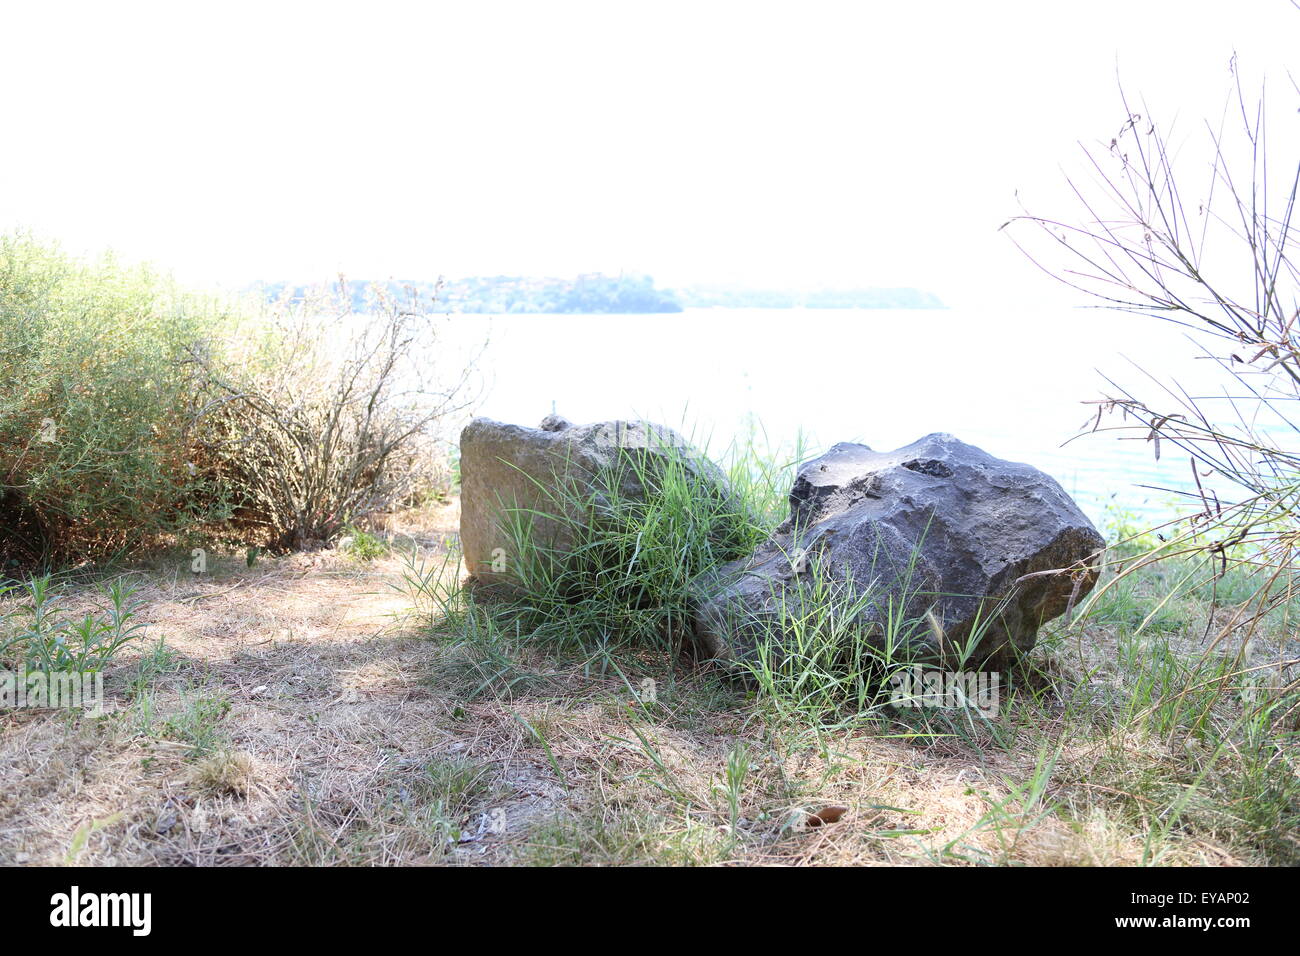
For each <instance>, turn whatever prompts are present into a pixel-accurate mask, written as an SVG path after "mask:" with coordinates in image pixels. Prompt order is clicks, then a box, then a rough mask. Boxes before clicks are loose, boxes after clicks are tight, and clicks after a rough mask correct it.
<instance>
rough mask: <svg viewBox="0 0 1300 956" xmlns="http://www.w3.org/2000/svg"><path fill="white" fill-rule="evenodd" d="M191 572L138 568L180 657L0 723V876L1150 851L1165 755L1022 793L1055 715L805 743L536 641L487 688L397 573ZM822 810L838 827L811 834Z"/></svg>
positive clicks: (432, 522)
mask: <svg viewBox="0 0 1300 956" xmlns="http://www.w3.org/2000/svg"><path fill="white" fill-rule="evenodd" d="M456 520H457V516H456V510H455V504H454V503H452V504H451V505H448V506H432V507H430V508H427V509H424V510H423V511H422V512H419V513H412V514H406V515H403V516H400V518H397V519H394V520H393V522H392V524H391V526H390V527H389V529H388V530H389V531H391V532H397V533H399V540H414V541H416V542H417V543H419V544H420V545H421V546H422V547H424V548H425V549H428V550H436V549H437V548H438V547H441V546H442V545H441V544H440V543H441V542H443V541H444V540H445V538H446V536H447V535H448V534H451V533H453V532H454V530H455V526H456ZM402 536H405V537H402ZM210 569H211V573H210V574H209V575H207V576H206V577H204V578H202V579H196V578H195V577H194V576H193V575H191V574H190V573H189V570H188V559H187V558H186V557H184V556H181V555H177V556H176V557H175V560H172V559H171V558H169V557H166V556H164V557H162V558H159V559H157V560H156V561H155V562H154V563H153V566H152V567H149V568H141V569H137V570H135V571H133V572H132V573H133V574H135V575H136V576H137V578H138V580H139V581H140V583H141V585H142V589H141V591H140V593H139V596H140V597H141V598H142V599H144V601H145V602H146V604H145V610H144V612H143V613H144V615H145V619H146V621H147V622H148V624H149V625H150V626H149V629H148V633H149V635H150V638H149V640H152V641H155V642H156V641H157V640H158V639H159V638H162V639H164V641H165V643H166V646H167V648H169V649H170V651H171V655H172V656H171V657H170V658H167V657H165V656H164V657H161V658H160V657H158V656H156V655H154V654H153V651H152V649H151V647H150V646H149V645H148V643H147V642H142V643H141V644H139V645H136V646H134V647H133V648H132V649H131V651H130V653H129V654H126V655H124V656H123V657H122V658H121V659H120V660H118V661H116V662H115V663H114V664H113V665H112V667H111V669H110V671H109V672H108V675H107V680H106V684H107V688H108V692H109V694H110V696H111V698H112V703H111V706H110V707H109V709H108V712H107V713H106V714H105V715H103V716H101V717H84V716H73V715H70V714H68V713H62V712H50V711H27V712H23V711H16V712H13V711H11V712H9V713H6V714H3V715H0V863H14V862H18V863H30V864H61V863H65V862H71V863H77V864H81V865H107V864H128V865H158V864H162V865H176V864H199V865H253V864H258V865H261V864H291V863H310V864H418V863H440V864H502V863H520V862H523V863H542V864H546V863H610V864H637V863H706V864H785V865H890V864H928V863H963V862H999V863H1029V864H1043V865H1117V864H1118V865H1124V864H1133V863H1137V862H1140V861H1141V860H1142V859H1143V854H1144V835H1145V833H1146V830H1145V828H1144V823H1143V820H1142V819H1141V814H1140V812H1139V813H1136V814H1135V813H1133V812H1131V810H1132V808H1133V807H1135V806H1136V807H1139V808H1140V807H1141V805H1142V800H1143V799H1145V798H1144V797H1143V796H1142V795H1141V794H1140V793H1136V794H1133V793H1128V792H1126V785H1125V778H1126V776H1132V775H1134V774H1138V773H1140V772H1141V769H1142V768H1143V767H1151V766H1158V765H1160V764H1161V763H1162V762H1167V761H1170V760H1174V759H1175V757H1176V755H1171V754H1168V753H1165V752H1162V751H1161V750H1160V749H1159V748H1158V747H1154V746H1153V744H1152V741H1151V740H1149V739H1145V738H1144V739H1136V738H1135V739H1132V740H1128V741H1125V740H1120V741H1118V742H1117V741H1116V740H1115V739H1113V738H1107V739H1106V741H1105V743H1104V744H1102V743H1100V742H1098V741H1092V742H1089V741H1078V742H1074V743H1070V744H1069V745H1067V746H1064V747H1062V749H1061V754H1060V756H1059V758H1058V761H1057V765H1056V767H1055V771H1054V772H1053V774H1052V775H1051V783H1050V785H1049V787H1048V790H1047V793H1046V794H1045V796H1044V797H1043V799H1042V800H1041V801H1038V802H1032V801H1031V802H1028V803H1024V802H1018V801H1019V797H1017V789H1016V788H1017V787H1019V786H1021V785H1022V784H1023V782H1024V781H1025V780H1028V779H1030V778H1032V776H1033V775H1034V772H1035V768H1036V766H1037V762H1038V760H1039V753H1038V751H1039V748H1040V747H1041V745H1042V742H1043V740H1044V739H1048V738H1050V737H1051V735H1052V734H1053V733H1062V732H1064V729H1063V722H1061V725H1060V726H1054V725H1053V718H1052V715H1051V713H1050V708H1048V709H1047V710H1045V711H1044V712H1043V713H1042V714H1040V715H1039V718H1038V719H1037V721H1036V723H1035V725H1034V726H1033V727H1028V726H1019V725H1015V726H1011V729H1010V733H1011V735H1012V736H1011V740H1010V742H1009V743H1008V742H1006V741H1004V743H1003V744H1002V745H1001V746H992V745H988V746H977V745H975V744H974V743H972V742H971V741H964V740H960V739H956V738H952V739H949V738H943V737H940V738H935V739H929V740H917V739H909V738H906V737H901V736H898V734H899V731H900V728H898V727H892V728H890V727H887V726H882V727H880V728H877V729H870V728H868V729H862V730H857V731H852V732H841V733H836V734H825V733H823V734H820V735H819V734H815V733H813V732H811V731H809V730H807V729H801V728H798V727H790V726H781V725H777V724H775V723H773V722H771V721H769V720H767V719H765V717H764V716H763V711H762V708H760V707H758V706H756V705H755V703H754V702H753V701H750V700H746V699H745V697H744V695H743V694H742V693H740V692H739V691H737V690H736V689H735V688H729V687H727V686H726V685H724V684H722V683H720V682H719V680H718V679H717V678H716V677H715V676H713V675H709V674H707V673H700V672H695V671H686V670H682V671H679V672H678V673H677V674H675V675H674V676H673V679H672V681H671V682H670V686H668V687H666V688H665V693H664V694H663V695H662V696H661V698H660V701H659V703H658V704H655V705H653V706H650V707H646V706H641V705H639V704H638V703H637V702H636V701H634V700H633V698H632V697H631V695H630V693H629V691H628V688H627V685H626V684H625V683H624V682H623V680H622V679H621V678H620V677H618V676H617V675H606V676H599V675H595V674H593V673H591V672H589V671H584V669H583V667H582V666H581V664H580V663H579V662H575V661H569V660H567V659H562V658H559V657H556V656H553V655H551V654H549V653H548V652H547V651H546V649H544V648H539V647H518V648H515V649H514V650H513V652H512V656H511V658H510V662H509V664H510V667H511V668H512V671H511V673H512V674H513V675H515V676H518V675H521V674H522V675H525V676H526V677H527V679H526V680H518V681H511V680H501V681H498V682H496V683H492V684H489V685H488V686H486V687H484V686H483V684H484V682H483V680H482V675H483V673H484V669H483V662H482V660H481V659H480V658H478V657H476V656H475V655H476V651H475V648H473V647H472V646H468V645H465V644H457V643H455V642H454V641H450V640H448V639H445V635H444V636H443V638H439V637H438V636H437V635H436V634H434V635H431V634H430V631H429V628H428V623H427V621H425V620H422V619H421V618H420V617H419V616H418V615H416V614H415V613H413V610H412V607H411V605H410V602H409V601H408V599H407V598H406V597H405V596H404V595H403V594H401V593H399V591H397V590H396V589H394V588H393V587H392V586H391V585H392V584H393V583H394V582H396V581H397V580H398V579H399V577H400V572H401V561H400V559H399V558H398V557H397V556H389V557H384V558H381V559H377V560H375V561H373V562H370V563H362V562H359V561H357V560H355V559H352V558H349V557H348V556H347V555H345V554H342V553H338V552H331V551H325V552H318V553H315V554H301V555H296V556H291V557H286V558H282V559H273V560H266V559H263V560H262V561H261V562H259V563H257V564H256V565H255V566H254V567H252V568H248V567H246V566H245V562H244V560H243V555H242V554H232V555H227V556H218V557H217V558H216V559H215V560H213V561H212V562H211V564H210ZM1097 646H1098V647H1101V648H1103V649H1104V647H1105V644H1104V642H1098V645H1097ZM150 662H152V663H150ZM146 666H147V667H151V668H152V670H151V671H150V672H149V673H148V674H147V675H146V676H147V679H145V680H140V679H139V675H140V674H141V668H142V667H146ZM1059 666H1060V667H1061V668H1062V669H1064V670H1069V669H1071V667H1073V666H1074V665H1071V664H1070V662H1069V655H1068V654H1065V653H1062V654H1061V655H1060V664H1059ZM1069 676H1070V678H1071V679H1077V677H1078V675H1069ZM1063 679H1065V678H1063ZM133 685H134V686H133ZM543 741H544V743H543ZM976 743H979V742H976ZM984 743H985V744H987V743H988V742H987V741H984ZM741 746H743V748H744V749H745V752H746V753H747V754H748V757H749V768H748V771H747V773H746V774H745V775H744V779H743V781H742V783H741V784H740V785H739V787H738V788H737V789H736V792H735V793H734V796H735V799H736V803H735V812H736V815H735V816H734V818H733V805H732V804H731V803H730V802H729V800H728V793H727V784H726V768H727V761H728V756H729V755H730V754H732V753H733V752H735V751H736V748H737V747H741ZM548 748H549V749H548ZM828 806H843V807H847V812H845V813H844V814H843V816H842V817H841V818H840V819H839V820H838V821H837V822H835V823H831V824H827V825H824V826H818V827H809V826H807V825H806V823H807V821H808V818H809V814H811V813H814V812H816V811H818V810H819V809H821V808H824V807H828ZM733 822H734V824H735V826H734V828H733ZM1230 847H1231V844H1230V841H1228V840H1227V839H1225V840H1223V841H1216V840H1215V839H1213V838H1209V837H1207V836H1205V834H1204V833H1185V834H1184V833H1175V834H1173V835H1172V836H1171V837H1170V838H1169V839H1168V840H1167V841H1166V842H1165V844H1164V845H1163V847H1162V851H1161V855H1160V857H1159V862H1163V863H1188V864H1213V865H1223V864H1234V863H1242V862H1253V860H1252V858H1251V857H1250V856H1249V855H1246V856H1243V855H1242V853H1241V852H1239V851H1238V850H1235V849H1232V848H1230Z"/></svg>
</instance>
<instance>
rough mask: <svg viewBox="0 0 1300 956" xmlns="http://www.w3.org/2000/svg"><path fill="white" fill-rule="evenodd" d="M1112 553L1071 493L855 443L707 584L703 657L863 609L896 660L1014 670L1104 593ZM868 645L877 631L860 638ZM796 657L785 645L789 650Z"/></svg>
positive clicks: (745, 649) (819, 466)
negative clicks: (1102, 571) (804, 620)
mask: <svg viewBox="0 0 1300 956" xmlns="http://www.w3.org/2000/svg"><path fill="white" fill-rule="evenodd" d="M1103 546H1104V541H1103V539H1102V537H1101V535H1099V534H1098V533H1097V531H1096V529H1095V528H1094V527H1093V526H1092V524H1091V522H1089V521H1088V519H1087V518H1086V517H1085V516H1084V514H1083V513H1082V512H1081V511H1080V510H1079V508H1078V506H1077V505H1076V504H1075V503H1074V501H1073V500H1072V499H1071V498H1070V496H1069V495H1067V494H1066V493H1065V491H1064V490H1062V488H1061V486H1060V485H1059V484H1057V483H1056V481H1055V480H1053V479H1052V478H1051V477H1049V476H1048V475H1046V474H1044V473H1043V472H1041V471H1038V470H1037V469H1035V468H1032V467H1030V466H1029V465H1023V464H1016V463H1013V462H1008V461H1002V460H1000V459H998V458H994V457H993V456H991V455H989V454H987V453H986V452H983V451H981V450H980V449H978V448H976V447H974V446H972V445H967V444H964V443H963V442H960V441H958V440H957V439H956V438H954V437H952V436H951V435H946V434H934V435H927V436H926V437H925V438H922V439H921V440H920V441H917V442H914V443H912V444H911V445H907V446H906V447H904V448H899V449H897V450H896V451H891V452H875V451H872V450H871V449H870V448H868V447H867V446H866V445H858V444H849V443H845V444H839V445H836V446H835V447H834V448H832V449H831V450H830V451H829V452H827V453H826V454H825V455H823V456H822V457H820V458H818V459H816V460H815V461H811V462H809V463H807V464H806V465H804V466H803V468H801V469H800V471H799V473H798V476H797V477H796V479H795V482H794V485H793V487H792V489H791V491H790V518H789V519H788V520H787V521H786V522H785V523H784V524H782V525H781V527H779V528H778V529H777V530H776V532H775V533H774V534H773V535H772V537H771V538H769V539H768V540H767V541H766V542H764V543H763V544H762V545H761V546H760V547H759V548H758V549H757V550H756V551H755V552H754V553H753V554H751V555H750V556H749V557H748V558H746V559H742V560H740V561H735V562H732V563H731V564H728V565H726V566H724V567H723V568H721V569H719V571H718V572H717V573H716V574H713V575H709V576H707V577H706V578H704V579H702V580H701V582H700V588H701V600H700V602H699V606H698V608H697V612H696V617H695V621H694V631H695V636H696V640H697V644H698V645H699V646H700V647H701V649H702V650H703V652H704V653H705V654H707V655H709V656H712V657H715V658H719V659H724V660H725V659H733V660H734V659H736V658H744V657H746V656H748V655H751V654H753V652H754V650H755V648H756V647H757V646H758V644H759V642H760V641H761V640H763V638H764V635H765V634H767V633H772V632H773V631H774V630H775V631H778V632H781V637H780V640H788V638H789V637H790V634H789V628H790V623H789V622H790V621H792V620H797V619H798V615H800V614H809V613H814V612H816V611H817V608H810V607H808V603H809V602H810V601H816V602H821V603H834V604H836V605H838V606H839V607H840V608H841V609H845V608H848V609H850V612H851V615H852V617H853V619H854V621H855V623H856V624H860V625H861V626H862V628H863V629H864V632H865V633H866V634H867V639H868V641H870V642H871V643H874V644H877V645H878V646H879V645H882V644H883V641H884V635H885V634H886V633H887V632H888V631H889V630H890V628H889V627H888V625H887V621H888V620H889V618H890V616H891V615H893V616H894V617H895V618H896V619H897V618H899V617H901V618H904V619H906V620H908V621H910V622H912V623H911V625H910V626H909V627H906V628H903V629H901V630H900V629H898V628H894V629H893V633H894V635H895V637H896V638H900V637H901V638H902V639H903V641H904V644H905V646H902V647H896V648H895V650H894V652H893V654H894V657H895V659H898V658H903V659H907V660H910V661H913V662H917V663H933V664H947V665H949V666H957V665H960V666H962V667H971V668H974V667H992V666H1002V665H1005V664H1006V663H1008V662H1009V661H1010V660H1012V659H1014V658H1015V657H1017V656H1019V655H1021V654H1023V653H1025V652H1026V651H1028V650H1029V649H1030V648H1032V647H1033V646H1034V642H1035V640H1036V637H1037V634H1038V628H1039V626H1040V625H1041V624H1042V623H1043V622H1045V621H1048V620H1050V619H1052V618H1054V617H1057V616H1058V615H1060V614H1062V613H1064V612H1065V610H1066V608H1067V606H1069V604H1070V602H1071V601H1072V600H1073V601H1077V600H1078V599H1079V598H1081V597H1082V596H1083V595H1085V594H1087V593H1088V591H1090V590H1091V589H1092V587H1093V585H1094V584H1095V583H1096V581H1097V576H1098V570H1097V565H1098V559H1099V553H1100V550H1101V549H1102V548H1103ZM860 633H862V632H860ZM780 646H781V645H780V644H779V643H778V644H777V647H778V648H779V647H780Z"/></svg>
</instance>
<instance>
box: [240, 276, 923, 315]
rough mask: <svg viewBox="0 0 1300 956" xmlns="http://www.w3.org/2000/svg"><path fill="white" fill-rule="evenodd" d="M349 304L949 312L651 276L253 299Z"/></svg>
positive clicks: (291, 288)
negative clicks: (665, 284)
mask: <svg viewBox="0 0 1300 956" xmlns="http://www.w3.org/2000/svg"><path fill="white" fill-rule="evenodd" d="M320 288H324V289H325V291H326V292H327V293H329V294H333V295H343V296H345V297H346V298H347V299H350V300H351V303H352V307H353V309H354V311H357V312H365V311H368V307H369V306H370V305H371V304H372V303H373V302H374V300H375V298H376V296H377V295H378V296H382V297H386V298H389V299H394V300H399V301H400V300H407V299H409V298H411V297H415V298H417V299H421V300H424V301H426V302H428V303H429V304H431V305H433V306H434V308H435V310H439V311H447V312H450V313H454V314H464V315H656V314H672V313H678V312H682V311H684V310H685V309H771V310H776V309H826V310H831V309H873V310H888V309H909V310H910V309H925V310H932V309H946V308H947V306H946V305H945V304H944V303H943V302H942V301H941V300H940V299H939V297H938V296H936V295H935V294H934V293H932V292H926V291H923V290H921V289H913V288H909V287H899V288H876V287H870V288H856V289H854V288H838V289H837V288H820V289H754V288H742V287H734V286H687V287H682V288H679V289H660V288H656V286H655V284H654V280H653V279H652V278H651V277H650V276H645V275H618V276H606V275H602V274H599V273H592V274H587V275H580V276H577V277H576V278H573V279H556V278H534V277H528V276H490V277H476V278H468V279H452V280H438V281H436V282H429V281H413V280H405V279H388V280H384V281H371V280H355V281H350V282H348V283H347V284H346V286H339V285H335V286H333V287H315V289H314V288H313V287H311V286H306V285H294V284H292V283H288V282H260V283H256V284H255V285H254V286H253V291H255V292H256V293H258V294H259V295H261V296H262V297H263V298H265V299H266V300H267V301H280V300H285V299H287V300H288V301H291V302H292V301H302V300H303V299H304V298H305V297H308V296H310V295H312V294H313V291H316V289H320Z"/></svg>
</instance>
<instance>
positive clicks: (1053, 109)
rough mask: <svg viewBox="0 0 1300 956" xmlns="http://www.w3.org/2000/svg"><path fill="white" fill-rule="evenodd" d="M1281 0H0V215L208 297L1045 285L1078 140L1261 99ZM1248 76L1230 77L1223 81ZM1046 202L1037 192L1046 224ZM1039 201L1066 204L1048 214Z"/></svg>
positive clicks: (1291, 32)
mask: <svg viewBox="0 0 1300 956" xmlns="http://www.w3.org/2000/svg"><path fill="white" fill-rule="evenodd" d="M1297 38H1300V11H1297V10H1295V9H1294V8H1293V7H1292V6H1291V5H1290V4H1289V3H1288V2H1287V0H1236V2H1231V3H1229V2H1223V0H1220V2H1192V0H1177V2H1175V0H1169V2H1165V0H1150V2H1142V0H1127V2H1119V0H1090V2H1087V3H1063V2H1045V0H1037V2H1023V3H1022V2H988V3H975V2H952V3H937V2H931V3H922V2H909V3H903V2H897V0H891V2H858V3H816V2H809V0H799V2H787V3H760V2H755V0H748V2H745V3H736V4H731V3H720V2H708V0H694V2H690V3H673V2H666V0H653V2H636V3H632V2H617V0H605V2H600V3H566V2H557V0H546V2H533V3H496V2H483V0H475V2H460V3H419V4H416V3H407V4H387V3H378V2H373V0H372V2H354V3H350V4H339V5H329V4H324V3H311V4H303V5H292V4H287V3H274V2H260V3H255V4H248V5H244V4H238V3H230V2H222V3H209V4H194V3H184V4H182V3H165V4H137V3H127V2H121V0H119V2H114V3H98V4H85V5H81V4H67V3H57V2H40V3H12V2H11V3H8V4H6V5H5V6H4V7H3V8H0V88H2V89H4V90H5V97H4V107H3V113H0V116H2V123H3V125H2V126H0V129H3V143H2V144H0V145H2V146H3V148H0V228H3V229H10V228H14V227H18V226H23V227H28V228H31V229H34V230H35V231H36V232H38V233H39V234H41V235H43V236H47V237H52V238H57V239H59V240H61V241H63V242H64V244H65V245H66V246H67V247H69V248H70V249H73V250H76V251H88V250H97V249H100V248H103V247H108V246H111V247H113V248H114V249H116V250H117V251H118V252H119V253H121V254H123V255H125V256H127V257H129V258H147V259H151V260H154V261H156V262H157V263H159V264H160V265H163V266H165V267H168V268H171V269H173V270H175V271H176V272H177V273H178V274H179V275H180V276H181V277H182V278H185V279H188V280H191V281H201V282H222V283H230V284H237V283H239V284H242V283H244V282H246V281H249V280H251V279H255V278H299V279H324V278H328V277H329V276H330V275H331V274H332V273H334V272H337V271H338V270H340V269H342V270H344V271H346V272H347V273H348V274H349V275H350V276H352V277H355V278H363V277H365V278H378V277H385V276H398V277H412V278H433V277H435V276H436V275H438V274H440V273H441V274H446V275H452V276H454V275H465V274H497V273H525V274H555V275H571V274H574V273H577V272H581V271H590V270H602V271H607V272H608V271H617V270H619V269H627V270H635V271H643V272H649V273H651V274H653V275H654V276H655V277H656V278H657V279H658V280H659V282H660V283H661V284H669V285H671V284H674V283H680V282H689V281H710V280H715V281H746V282H750V283H754V284H764V283H779V282H807V283H814V282H827V283H835V284H860V285H914V286H918V287H921V288H926V289H930V290H932V291H935V292H937V293H939V294H940V295H941V296H944V297H945V299H947V300H948V301H949V302H951V303H954V304H959V305H964V304H977V303H995V302H999V301H1002V300H1004V299H1007V298H1011V299H1016V298H1020V299H1028V300H1032V299H1034V298H1035V297H1037V296H1039V295H1043V294H1047V293H1048V291H1049V290H1050V289H1051V288H1052V287H1051V286H1050V284H1049V282H1048V280H1046V279H1044V278H1041V277H1039V276H1038V274H1037V273H1035V272H1034V271H1033V269H1032V268H1031V267H1029V266H1028V264H1027V263H1026V262H1025V260H1024V259H1023V258H1022V257H1021V256H1020V255H1019V253H1017V252H1016V251H1015V250H1014V248H1013V247H1012V246H1011V244H1010V242H1009V241H1008V240H1007V238H1006V237H1005V236H1003V235H999V234H997V232H996V230H997V227H998V226H999V225H1001V224H1002V223H1003V222H1004V221H1005V220H1006V219H1007V218H1008V217H1009V216H1010V215H1012V214H1014V213H1015V212H1016V211H1017V206H1016V201H1015V198H1014V193H1015V190H1016V189H1017V188H1019V189H1020V190H1021V194H1022V196H1025V195H1027V196H1029V197H1030V198H1031V199H1035V198H1037V200H1038V205H1039V206H1040V207H1042V208H1044V211H1055V210H1056V209H1057V208H1060V205H1059V203H1058V200H1061V199H1062V194H1061V171H1060V170H1061V167H1062V165H1065V166H1071V165H1074V166H1077V158H1078V147H1077V145H1076V144H1077V142H1078V141H1080V140H1085V141H1096V140H1102V139H1105V140H1107V141H1108V140H1109V138H1110V137H1111V136H1112V135H1114V133H1115V132H1116V131H1117V130H1118V126H1119V123H1120V122H1121V121H1122V119H1123V114H1122V110H1121V108H1120V106H1119V103H1118V98H1117V94H1116V68H1117V64H1118V69H1119V73H1120V75H1122V77H1123V79H1124V82H1125V84H1126V86H1127V87H1128V88H1129V89H1130V91H1132V92H1140V93H1141V94H1143V95H1145V96H1146V97H1147V99H1148V100H1149V101H1150V102H1151V105H1152V106H1154V107H1156V112H1157V115H1164V116H1172V115H1173V114H1174V113H1175V112H1180V115H1181V118H1180V123H1184V122H1186V123H1187V128H1188V129H1189V130H1191V129H1192V128H1193V127H1194V126H1195V122H1198V121H1199V120H1200V118H1201V117H1203V116H1207V115H1217V113H1218V111H1219V110H1220V108H1221V106H1222V103H1223V98H1224V95H1225V93H1226V91H1227V88H1228V82H1229V75H1228V70H1227V64H1228V59H1229V56H1230V55H1231V53H1232V52H1233V50H1234V49H1235V50H1236V51H1237V52H1238V54H1239V58H1240V60H1241V62H1242V64H1243V66H1244V67H1245V68H1246V69H1247V70H1248V71H1253V72H1254V74H1256V75H1259V74H1264V73H1267V75H1268V77H1269V81H1270V83H1272V84H1274V85H1275V86H1277V87H1279V88H1285V87H1286V85H1287V84H1288V82H1289V81H1288V80H1287V79H1286V67H1287V66H1288V62H1287V56H1288V54H1290V53H1291V51H1293V50H1294V49H1295V48H1296V40H1297ZM1246 75H1251V73H1250V72H1247V74H1246ZM1054 204H1056V205H1054ZM1065 208H1069V207H1068V206H1066V207H1065Z"/></svg>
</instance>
